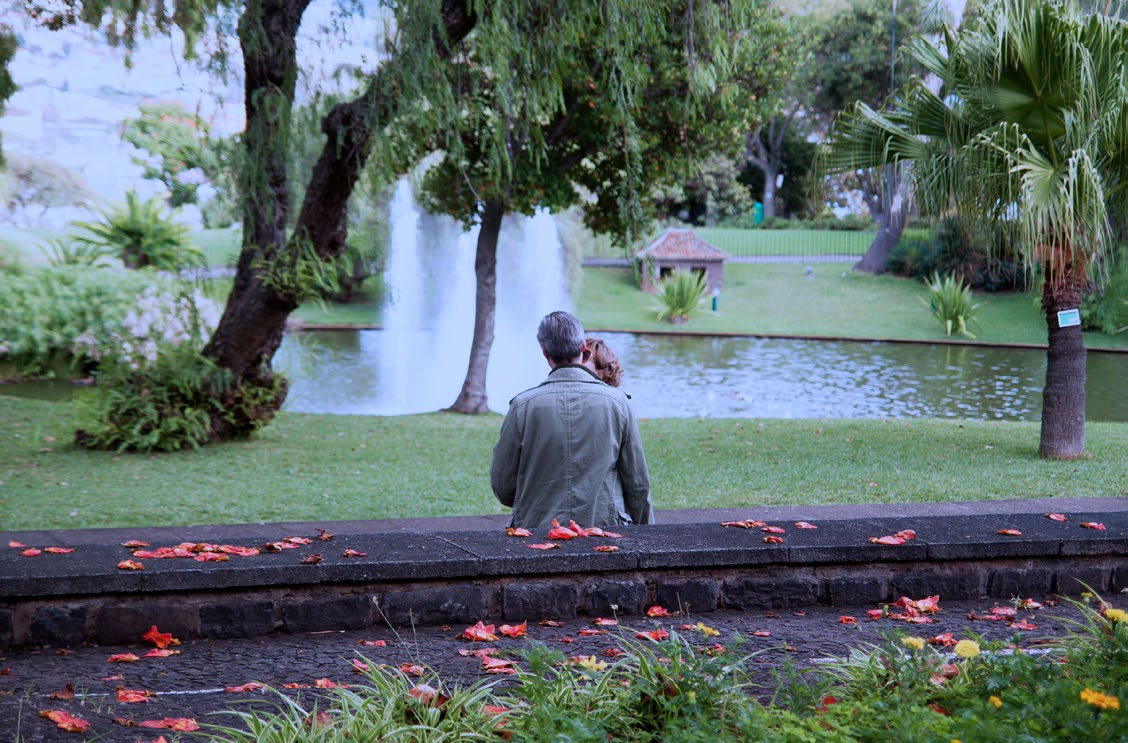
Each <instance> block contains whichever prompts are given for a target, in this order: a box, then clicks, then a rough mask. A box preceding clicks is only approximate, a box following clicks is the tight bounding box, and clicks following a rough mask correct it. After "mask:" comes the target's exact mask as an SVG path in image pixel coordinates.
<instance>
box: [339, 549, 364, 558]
mask: <svg viewBox="0 0 1128 743" xmlns="http://www.w3.org/2000/svg"><path fill="white" fill-rule="evenodd" d="M341 554H343V555H344V556H345V557H368V553H367V552H357V551H356V550H352V549H349V550H345V551H344V552H342V553H341Z"/></svg>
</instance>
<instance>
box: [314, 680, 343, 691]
mask: <svg viewBox="0 0 1128 743" xmlns="http://www.w3.org/2000/svg"><path fill="white" fill-rule="evenodd" d="M313 685H314V687H315V688H317V689H343V688H345V687H344V686H342V685H341V684H338V683H337V682H336V681H333V680H332V679H328V678H319V679H315V680H314V682H313Z"/></svg>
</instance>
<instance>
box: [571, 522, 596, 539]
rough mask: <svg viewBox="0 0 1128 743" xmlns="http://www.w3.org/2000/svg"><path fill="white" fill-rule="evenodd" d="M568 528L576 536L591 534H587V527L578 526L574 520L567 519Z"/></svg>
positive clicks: (588, 535)
mask: <svg viewBox="0 0 1128 743" xmlns="http://www.w3.org/2000/svg"><path fill="white" fill-rule="evenodd" d="M568 528H569V529H571V530H572V531H573V532H575V534H576V536H577V537H590V536H591V535H590V534H588V532H587V529H585V528H584V527H582V526H580V525H579V524H577V523H576V522H575V521H571V520H569V521H568Z"/></svg>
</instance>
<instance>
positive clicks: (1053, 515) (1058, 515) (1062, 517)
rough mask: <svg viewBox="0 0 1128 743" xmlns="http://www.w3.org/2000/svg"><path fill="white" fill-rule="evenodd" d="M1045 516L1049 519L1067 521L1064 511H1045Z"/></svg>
mask: <svg viewBox="0 0 1128 743" xmlns="http://www.w3.org/2000/svg"><path fill="white" fill-rule="evenodd" d="M1046 518H1048V519H1049V520H1050V521H1069V517H1068V516H1066V515H1065V514H1064V513H1047V514H1046Z"/></svg>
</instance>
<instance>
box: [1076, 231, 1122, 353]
mask: <svg viewBox="0 0 1128 743" xmlns="http://www.w3.org/2000/svg"><path fill="white" fill-rule="evenodd" d="M1121 252H1122V256H1121V257H1120V259H1119V260H1117V261H1116V262H1115V264H1114V265H1113V267H1112V270H1111V271H1109V277H1108V283H1107V284H1106V285H1105V286H1104V288H1103V289H1102V290H1100V291H1093V292H1091V293H1089V294H1086V295H1085V298H1084V299H1083V300H1082V301H1081V324H1082V326H1083V327H1084V328H1085V330H1096V331H1099V332H1101V333H1105V334H1106V335H1114V334H1116V333H1121V332H1123V331H1125V330H1128V256H1125V255H1123V252H1124V251H1123V250H1122V251H1121Z"/></svg>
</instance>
